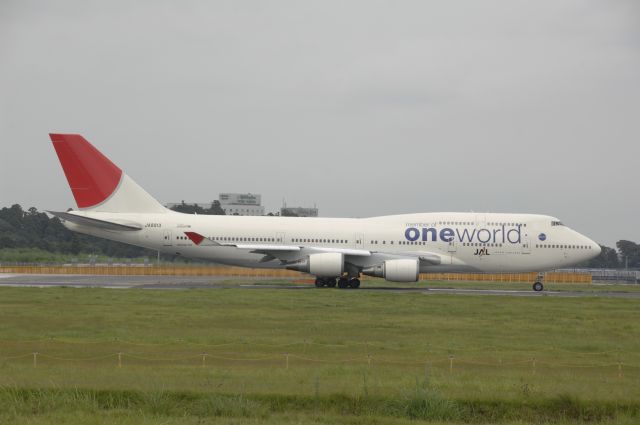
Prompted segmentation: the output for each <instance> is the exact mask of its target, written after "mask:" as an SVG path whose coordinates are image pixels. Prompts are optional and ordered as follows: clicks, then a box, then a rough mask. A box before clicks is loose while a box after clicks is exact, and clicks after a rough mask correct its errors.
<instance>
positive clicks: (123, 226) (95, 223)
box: [47, 211, 142, 231]
mask: <svg viewBox="0 0 640 425" xmlns="http://www.w3.org/2000/svg"><path fill="white" fill-rule="evenodd" d="M47 212H48V213H49V214H51V215H54V216H56V217H58V218H61V219H62V220H66V221H70V222H71V223H75V224H80V225H82V226H90V227H97V228H99V229H106V230H129V231H131V230H142V225H140V224H138V223H134V222H130V221H127V222H120V223H116V222H113V221H106V220H99V219H97V218H89V217H84V216H81V215H76V214H71V213H68V212H58V211H47Z"/></svg>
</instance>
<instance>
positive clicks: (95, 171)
mask: <svg viewBox="0 0 640 425" xmlns="http://www.w3.org/2000/svg"><path fill="white" fill-rule="evenodd" d="M49 136H50V137H51V141H52V142H53V147H54V148H55V150H56V153H57V154H58V158H59V159H60V163H61V164H62V169H63V170H64V174H65V176H67V181H68V182H69V186H70V187H71V191H72V192H73V197H74V198H75V200H76V203H77V204H78V208H89V207H93V206H95V205H98V204H100V203H101V202H104V201H105V200H106V199H107V198H108V197H109V196H110V195H111V194H112V193H113V192H114V191H115V190H116V188H117V187H118V183H119V182H120V179H121V178H122V170H121V169H120V168H118V167H117V166H116V165H115V164H114V163H113V162H111V161H109V159H108V158H107V157H105V156H104V155H102V154H101V153H100V152H99V151H98V150H97V149H96V148H94V147H93V145H91V143H89V142H87V141H86V140H85V138H84V137H82V136H80V135H79V134H50V135H49Z"/></svg>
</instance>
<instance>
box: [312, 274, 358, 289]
mask: <svg viewBox="0 0 640 425" xmlns="http://www.w3.org/2000/svg"><path fill="white" fill-rule="evenodd" d="M336 284H337V285H338V288H340V289H347V288H354V289H356V288H359V287H360V279H358V278H357V277H347V276H340V277H339V278H335V277H316V287H317V288H322V287H324V286H326V287H328V288H335V287H336Z"/></svg>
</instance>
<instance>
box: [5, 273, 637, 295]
mask: <svg viewBox="0 0 640 425" xmlns="http://www.w3.org/2000/svg"><path fill="white" fill-rule="evenodd" d="M272 280H273V278H270V277H269V278H266V277H265V278H256V277H251V278H238V277H237V276H97V275H17V274H13V275H9V274H0V287H3V286H4V287H35V288H47V287H72V288H111V289H130V288H137V289H152V290H153V289H164V290H187V289H223V288H240V289H247V290H260V289H273V290H313V291H323V290H324V291H327V290H337V289H328V288H322V289H319V288H316V287H314V286H313V285H311V284H308V283H305V284H299V283H296V282H295V280H293V279H292V280H291V282H290V283H280V284H273V283H269V282H270V281H272ZM478 286H479V288H478V289H468V288H425V287H423V286H421V287H415V288H411V287H397V286H393V285H392V284H389V286H384V287H381V286H372V287H367V286H366V282H365V283H363V285H362V286H361V287H360V289H358V290H357V291H376V292H391V293H393V292H397V293H407V292H411V293H421V294H425V295H438V294H447V295H467V296H510V297H564V298H576V297H600V298H640V292H632V291H628V292H625V291H606V290H598V291H579V290H576V291H549V290H545V291H542V292H534V291H529V290H526V291H523V290H515V289H514V290H510V289H482V288H481V286H482V283H481V282H479V283H478ZM347 291H355V290H349V289H347Z"/></svg>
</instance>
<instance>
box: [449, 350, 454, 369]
mask: <svg viewBox="0 0 640 425" xmlns="http://www.w3.org/2000/svg"><path fill="white" fill-rule="evenodd" d="M449 373H453V354H449Z"/></svg>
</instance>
